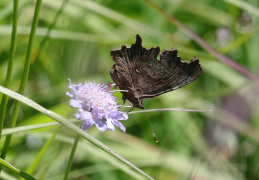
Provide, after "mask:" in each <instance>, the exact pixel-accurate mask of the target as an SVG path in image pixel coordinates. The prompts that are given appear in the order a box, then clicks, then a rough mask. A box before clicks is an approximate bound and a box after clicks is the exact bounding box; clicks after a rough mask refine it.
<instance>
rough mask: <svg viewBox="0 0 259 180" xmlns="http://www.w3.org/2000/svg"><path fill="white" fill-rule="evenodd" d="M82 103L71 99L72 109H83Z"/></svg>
mask: <svg viewBox="0 0 259 180" xmlns="http://www.w3.org/2000/svg"><path fill="white" fill-rule="evenodd" d="M81 106H82V105H81V103H80V102H79V101H77V100H75V99H70V107H74V108H81Z"/></svg>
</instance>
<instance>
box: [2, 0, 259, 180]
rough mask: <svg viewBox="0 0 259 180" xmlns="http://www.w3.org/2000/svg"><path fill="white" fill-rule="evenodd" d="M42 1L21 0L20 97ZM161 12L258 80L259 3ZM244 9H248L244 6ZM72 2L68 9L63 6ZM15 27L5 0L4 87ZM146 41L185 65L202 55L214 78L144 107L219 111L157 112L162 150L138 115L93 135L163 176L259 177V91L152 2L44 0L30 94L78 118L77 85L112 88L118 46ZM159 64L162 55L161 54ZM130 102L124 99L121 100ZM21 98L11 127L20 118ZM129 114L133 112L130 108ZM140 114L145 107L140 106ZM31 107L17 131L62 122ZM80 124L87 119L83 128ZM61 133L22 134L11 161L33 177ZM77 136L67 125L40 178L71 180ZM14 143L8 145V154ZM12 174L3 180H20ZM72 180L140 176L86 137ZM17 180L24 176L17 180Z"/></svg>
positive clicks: (176, 4)
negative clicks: (72, 87) (73, 97)
mask: <svg viewBox="0 0 259 180" xmlns="http://www.w3.org/2000/svg"><path fill="white" fill-rule="evenodd" d="M35 2H36V1H32V0H20V3H19V19H18V37H17V48H16V55H15V64H14V69H13V75H12V81H11V87H10V89H11V90H14V91H18V89H19V85H20V81H21V76H22V72H23V66H24V60H25V54H26V48H27V44H28V37H29V33H30V27H31V22H32V18H33V11H34V7H35ZM153 3H155V4H156V5H157V6H159V7H160V8H162V9H163V10H164V11H165V12H167V13H168V14H170V15H171V16H173V17H175V18H176V19H178V20H179V21H180V22H181V23H183V24H184V25H186V26H188V27H189V28H190V29H192V30H193V31H194V32H195V33H197V34H198V35H199V36H201V37H202V38H203V39H204V40H205V41H207V42H208V43H209V44H210V45H211V46H213V47H214V48H215V49H217V50H218V51H219V52H221V53H222V54H225V55H227V56H229V57H231V58H232V59H234V61H236V62H237V63H239V64H241V65H242V66H243V67H245V68H247V69H248V70H249V71H250V72H251V73H253V74H255V75H258V74H259V73H258V70H259V60H258V57H259V33H258V23H259V13H258V12H259V8H258V7H259V1H258V0H247V1H241V0H240V1H239V0H236V1H232V0H219V1H213V0H206V1H205V0H197V1H192V0H162V1H155V0H153ZM243 3H244V4H243ZM62 4H63V5H62ZM11 30H12V3H11V2H10V1H8V0H1V1H0V83H1V85H4V81H5V76H6V70H7V65H8V58H9V53H10V38H11ZM136 34H139V35H140V36H141V37H142V40H143V46H144V47H146V48H150V47H154V46H160V49H161V50H164V49H171V48H175V49H177V50H178V55H179V56H180V57H181V58H182V59H183V60H189V59H191V58H192V57H193V56H197V57H198V59H199V60H200V64H201V65H202V67H203V69H204V71H205V72H206V73H205V74H203V75H202V76H201V77H200V78H199V79H198V80H196V81H195V82H194V83H192V84H190V85H188V86H186V87H183V88H181V89H179V90H177V91H175V92H169V93H166V94H164V95H161V96H159V97H156V98H154V99H149V100H144V106H145V108H146V109H161V108H186V109H196V110H208V109H213V112H207V113H197V112H177V111H170V112H150V113H149V117H150V120H151V122H152V125H153V128H154V131H155V133H156V136H157V138H158V140H159V142H158V143H155V142H154V140H153V137H152V132H151V128H150V126H149V123H148V119H147V115H146V114H145V113H141V114H131V115H129V119H128V120H127V121H125V122H123V125H124V126H125V127H126V128H127V131H126V133H123V132H122V131H121V130H120V129H119V128H117V129H116V131H114V132H112V131H106V132H103V133H101V132H99V131H98V130H97V128H95V127H92V128H91V129H89V131H88V133H89V134H91V135H92V136H94V137H96V138H97V139H99V140H100V141H102V142H103V143H104V144H106V145H108V146H109V147H110V148H112V149H113V150H115V151H116V152H118V153H119V154H120V155H122V156H123V157H125V158H126V159H128V160H129V161H130V162H132V163H133V164H135V165H136V166H137V167H139V168H140V169H142V170H143V171H144V172H146V173H147V174H149V175H150V176H151V177H153V178H155V179H163V180H167V179H168V180H174V179H224V180H225V179H259V174H258V170H259V169H258V168H259V166H258V160H259V152H258V149H257V146H258V142H259V130H258V126H259V123H258V118H259V113H258V112H259V111H258V100H259V99H258V97H259V87H258V85H257V83H256V80H255V81H252V80H249V79H248V78H246V77H245V76H244V75H243V74H241V73H239V72H237V71H236V70H235V69H234V68H232V67H230V66H227V65H225V64H223V63H222V62H221V61H219V60H218V59H216V58H215V57H213V56H212V55H211V54H210V53H208V52H207V51H206V50H204V49H203V48H201V47H200V46H199V45H198V44H197V43H196V42H195V41H194V40H193V39H192V38H191V37H189V36H188V35H187V34H186V33H184V32H183V31H182V29H179V27H176V26H175V25H174V24H172V23H171V22H170V21H168V19H167V18H165V17H164V16H163V15H161V13H159V12H157V11H156V10H154V9H153V8H152V7H151V6H149V4H148V3H147V1H138V0H132V1H126V0H122V1H116V0H106V1H101V0H99V1H87V0H70V1H63V0H54V1H53V0H43V2H42V6H41V12H40V18H39V22H38V28H37V32H36V37H35V41H34V48H33V53H32V58H31V69H30V75H29V79H28V83H27V86H26V92H25V96H27V97H29V98H30V99H32V100H34V101H36V102H37V103H39V104H40V105H42V106H43V107H45V108H47V109H49V110H51V111H54V112H56V113H59V114H61V115H62V116H64V117H67V118H71V119H73V118H74V113H75V110H73V109H71V108H70V107H69V97H68V96H66V95H65V93H66V91H68V90H69V89H68V78H70V79H71V80H72V83H74V84H77V83H79V82H82V83H84V82H85V81H93V80H95V81H96V82H106V83H108V82H111V81H112V80H111V78H110V75H109V71H110V68H111V67H112V65H113V64H114V63H113V60H112V59H111V57H110V50H111V49H119V48H120V46H121V45H122V44H125V45H126V46H128V47H129V46H130V45H131V44H132V43H134V42H135V36H136ZM158 58H159V57H158ZM116 96H118V98H121V94H120V93H116ZM13 102H14V100H13V99H10V100H9V102H8V106H7V113H6V119H5V124H4V126H5V127H7V126H8V123H9V121H10V117H11V114H12V108H13ZM126 110H127V109H126ZM135 110H137V109H135ZM52 121H53V120H52V119H50V118H48V117H47V116H46V115H44V114H41V113H39V112H37V111H36V110H34V109H32V108H30V107H28V106H26V105H22V106H21V110H20V113H19V117H18V120H17V126H25V125H32V124H40V123H45V122H52ZM78 125H79V126H80V122H79V123H78ZM56 128H57V127H48V128H41V129H35V130H32V131H26V132H22V133H17V134H15V135H14V136H13V139H12V142H11V146H10V148H9V151H8V154H7V158H6V160H7V161H8V162H10V163H11V164H12V165H14V166H15V167H17V168H19V169H21V170H26V168H27V167H28V166H29V165H30V164H31V162H32V161H33V160H34V158H35V157H36V156H37V154H38V153H39V151H40V150H41V148H42V147H43V146H44V144H45V143H46V142H47V141H48V139H50V138H51V136H52V134H53V133H54V131H56ZM74 138H75V134H74V133H72V132H70V131H68V130H67V129H66V128H63V127H61V128H60V130H59V132H58V133H57V135H56V137H55V140H54V141H53V142H52V143H51V145H50V147H49V148H48V150H47V151H46V153H45V154H44V156H43V159H42V161H41V162H40V164H39V166H38V167H37V169H36V170H35V172H34V174H33V176H34V177H37V178H38V179H48V180H51V179H53V180H54V179H62V178H63V174H64V171H65V168H66V162H67V160H68V156H69V153H70V151H71V147H72V143H73V139H74ZM3 142H4V138H3V139H2V141H1V144H0V147H1V148H2V146H3ZM7 173H8V171H4V172H2V178H3V179H5V178H6V177H8V179H9V178H10V179H12V177H11V176H9V175H8V174H7ZM69 177H70V179H78V180H88V179H93V180H95V179H114V180H116V179H134V177H133V176H131V175H130V174H127V172H125V171H124V169H123V166H122V165H121V162H118V160H116V159H115V158H114V157H112V156H110V155H108V154H107V153H105V152H103V151H102V150H100V149H99V148H97V147H95V146H94V145H92V144H90V143H89V142H87V141H86V140H84V139H82V140H81V141H80V142H79V145H78V148H77V151H76V154H75V158H74V162H73V166H72V169H71V173H70V176H69ZM14 179H15V178H14Z"/></svg>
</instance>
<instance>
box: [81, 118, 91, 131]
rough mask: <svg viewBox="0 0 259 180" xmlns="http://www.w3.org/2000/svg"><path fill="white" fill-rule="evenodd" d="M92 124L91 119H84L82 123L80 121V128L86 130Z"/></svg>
mask: <svg viewBox="0 0 259 180" xmlns="http://www.w3.org/2000/svg"><path fill="white" fill-rule="evenodd" d="M93 124H94V121H93V119H88V120H84V121H83V123H82V126H81V128H82V129H83V130H84V131H87V130H88V129H89V128H90V127H92V125H93Z"/></svg>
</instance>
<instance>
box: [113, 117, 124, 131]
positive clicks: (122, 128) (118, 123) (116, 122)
mask: <svg viewBox="0 0 259 180" xmlns="http://www.w3.org/2000/svg"><path fill="white" fill-rule="evenodd" d="M113 124H114V125H115V126H117V127H119V128H120V129H121V130H122V131H123V132H126V128H125V127H124V126H123V125H122V124H121V123H120V122H119V121H116V120H114V121H113Z"/></svg>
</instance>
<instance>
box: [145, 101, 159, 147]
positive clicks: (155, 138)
mask: <svg viewBox="0 0 259 180" xmlns="http://www.w3.org/2000/svg"><path fill="white" fill-rule="evenodd" d="M143 108H144V111H145V112H146V114H147V118H148V122H149V125H150V127H151V130H152V133H153V138H154V140H155V141H156V143H157V142H158V139H157V137H156V135H155V132H154V129H153V127H152V124H151V121H150V118H149V115H148V113H147V111H146V109H145V107H144V106H143Z"/></svg>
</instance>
